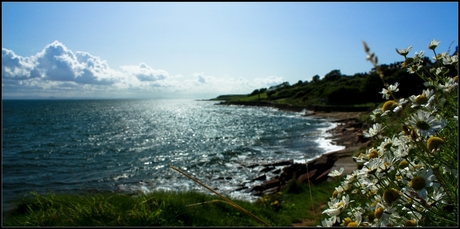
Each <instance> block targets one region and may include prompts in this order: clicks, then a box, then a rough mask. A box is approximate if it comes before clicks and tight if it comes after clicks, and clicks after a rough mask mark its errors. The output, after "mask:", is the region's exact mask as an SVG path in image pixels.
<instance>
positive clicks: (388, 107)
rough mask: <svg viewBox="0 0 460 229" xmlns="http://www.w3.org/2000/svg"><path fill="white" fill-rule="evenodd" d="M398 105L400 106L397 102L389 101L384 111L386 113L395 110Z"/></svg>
mask: <svg viewBox="0 0 460 229" xmlns="http://www.w3.org/2000/svg"><path fill="white" fill-rule="evenodd" d="M397 105H398V103H397V102H395V101H393V100H388V101H386V102H385V103H384V104H383V106H382V111H383V112H385V111H389V110H393V109H394V108H395V107H396V106H397Z"/></svg>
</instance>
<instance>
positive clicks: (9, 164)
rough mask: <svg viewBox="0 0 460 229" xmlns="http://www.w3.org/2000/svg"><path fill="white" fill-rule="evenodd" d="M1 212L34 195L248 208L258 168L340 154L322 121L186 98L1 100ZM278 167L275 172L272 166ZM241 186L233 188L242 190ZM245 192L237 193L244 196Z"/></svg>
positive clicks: (268, 175)
mask: <svg viewBox="0 0 460 229" xmlns="http://www.w3.org/2000/svg"><path fill="white" fill-rule="evenodd" d="M2 106H3V107H2V207H3V210H9V209H11V208H12V207H14V201H13V200H15V199H16V198H20V197H22V196H25V195H29V194H30V193H32V192H37V193H43V194H45V193H56V194H58V193H81V192H91V191H113V192H125V193H149V192H152V191H158V190H164V191H191V190H192V191H200V192H206V193H209V194H211V193H210V191H208V190H207V189H205V188H203V187H202V186H200V185H199V184H197V183H195V182H194V181H193V180H191V179H189V178H187V177H186V176H185V175H183V174H181V173H179V172H178V171H176V170H174V169H172V168H171V166H174V167H176V168H178V169H180V170H182V171H183V172H185V173H187V174H188V175H190V176H192V177H194V178H196V179H197V180H199V181H200V182H202V183H203V184H206V185H207V186H208V187H210V188H213V189H214V190H215V191H217V192H219V193H221V194H223V195H227V196H229V197H232V198H237V199H242V200H247V201H255V200H256V199H257V198H258V197H257V196H255V195H253V193H251V192H250V189H251V186H255V185H258V184H260V183H261V182H263V180H260V179H255V178H257V177H260V176H261V175H264V174H265V175H266V178H265V180H268V179H270V178H271V177H273V176H275V175H276V174H272V173H268V172H263V171H262V170H263V169H264V166H263V165H265V164H268V163H275V162H281V161H287V160H292V161H293V162H295V163H305V162H307V161H308V160H312V159H314V158H317V157H319V156H321V155H322V154H324V153H327V152H331V151H335V150H340V149H343V148H344V147H343V146H338V145H334V144H333V143H332V142H331V139H330V136H329V134H328V133H327V132H326V131H327V130H328V129H331V128H334V127H335V126H336V125H337V124H336V123H334V122H333V121H332V120H328V119H321V118H317V117H314V116H305V115H304V113H305V112H292V111H283V110H278V109H275V108H270V107H255V106H236V105H219V104H218V102H216V101H202V100H192V99H153V100H116V99H113V100H3V101H2ZM280 168H282V166H281V167H280ZM242 186H243V188H242ZM244 186H245V187H246V188H245V187H244Z"/></svg>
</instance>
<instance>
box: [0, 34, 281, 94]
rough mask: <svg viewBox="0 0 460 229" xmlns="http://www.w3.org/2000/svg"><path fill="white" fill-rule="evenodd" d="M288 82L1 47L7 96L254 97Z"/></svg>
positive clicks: (54, 46) (51, 48)
mask: <svg viewBox="0 0 460 229" xmlns="http://www.w3.org/2000/svg"><path fill="white" fill-rule="evenodd" d="M282 82H284V79H283V78H282V77H276V76H269V77H267V78H257V79H254V80H247V79H243V78H237V79H235V78H228V77H227V78H223V77H216V76H211V75H205V74H204V73H203V72H202V73H194V74H192V75H191V76H187V75H180V74H178V75H170V74H169V73H168V72H167V71H165V70H162V69H154V68H152V67H151V66H149V65H148V64H146V63H140V64H139V65H124V66H120V67H119V70H115V69H112V68H110V66H109V65H108V63H107V62H106V61H105V60H102V59H101V58H100V57H98V56H94V55H92V54H90V53H88V52H83V51H76V52H73V51H72V50H70V49H68V48H67V47H66V46H65V45H64V44H62V43H61V42H59V41H54V42H52V43H51V44H48V45H46V46H45V48H44V49H43V50H42V51H41V52H39V53H37V54H35V55H33V56H30V57H21V56H18V55H16V54H15V53H14V52H13V51H12V50H9V49H6V48H2V95H3V96H5V95H8V96H14V95H15V93H16V95H19V94H21V95H25V94H27V93H34V94H35V95H44V94H46V93H47V92H48V94H52V93H51V91H52V92H53V93H57V92H59V93H61V94H59V95H55V94H53V96H56V97H59V96H63V97H65V93H67V94H68V95H73V96H76V97H78V96H79V95H88V96H91V95H93V96H96V95H103V94H104V93H106V94H107V95H108V94H110V93H111V94H110V95H117V96H118V97H123V95H132V96H134V97H136V96H138V97H147V96H148V95H151V96H152V97H155V96H156V95H160V94H164V93H171V94H173V95H179V96H180V95H183V96H187V95H188V96H194V95H210V96H215V95H218V94H228V93H249V92H251V91H252V90H254V88H261V87H270V86H273V85H278V84H280V83H282Z"/></svg>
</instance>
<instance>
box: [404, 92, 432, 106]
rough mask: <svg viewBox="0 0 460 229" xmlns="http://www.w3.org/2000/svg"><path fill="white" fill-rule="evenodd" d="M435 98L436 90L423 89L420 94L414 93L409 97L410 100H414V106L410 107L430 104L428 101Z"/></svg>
mask: <svg viewBox="0 0 460 229" xmlns="http://www.w3.org/2000/svg"><path fill="white" fill-rule="evenodd" d="M433 98H434V90H423V92H422V94H420V95H418V96H415V95H412V96H410V97H409V100H410V101H411V102H412V106H410V107H411V108H415V107H418V106H423V105H426V104H429V103H428V101H433ZM430 99H431V100H430Z"/></svg>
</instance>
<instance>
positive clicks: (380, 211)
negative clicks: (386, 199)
mask: <svg viewBox="0 0 460 229" xmlns="http://www.w3.org/2000/svg"><path fill="white" fill-rule="evenodd" d="M382 214H383V208H377V209H375V212H374V216H375V218H377V219H380V217H382Z"/></svg>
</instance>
